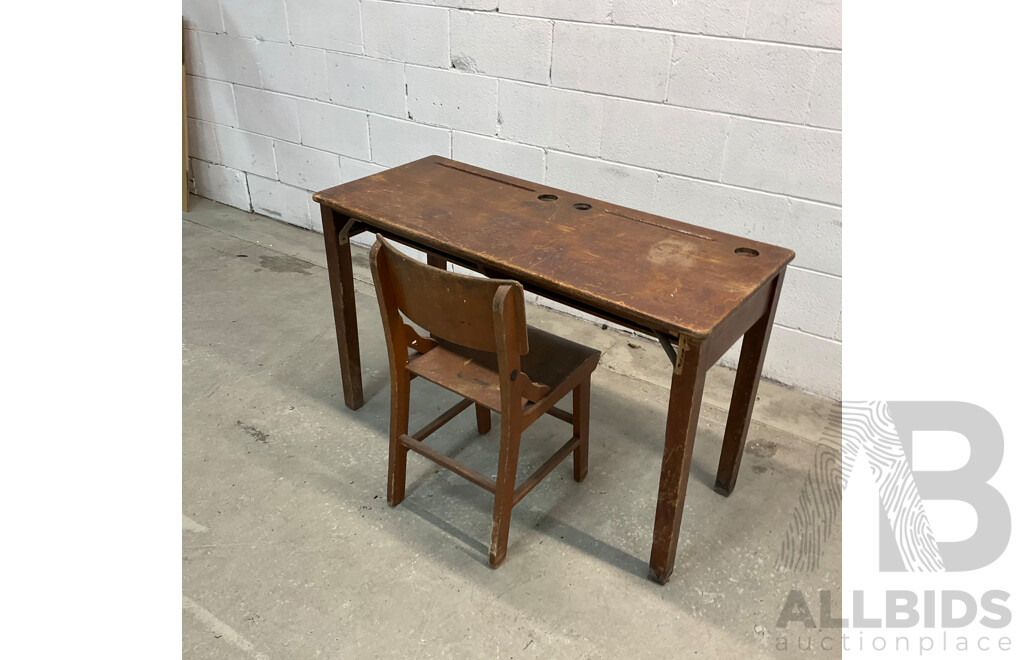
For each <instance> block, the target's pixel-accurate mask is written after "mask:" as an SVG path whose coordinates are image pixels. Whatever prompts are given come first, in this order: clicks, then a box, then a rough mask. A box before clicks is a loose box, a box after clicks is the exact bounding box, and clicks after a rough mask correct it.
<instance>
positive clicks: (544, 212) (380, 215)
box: [313, 156, 794, 338]
mask: <svg viewBox="0 0 1024 660" xmlns="http://www.w3.org/2000/svg"><path fill="white" fill-rule="evenodd" d="M545 196H553V197H556V199H554V200H551V201H544V200H543V199H540V198H541V197H545ZM313 199H314V200H316V201H317V202H319V203H321V204H323V205H325V206H328V207H330V208H332V209H334V210H335V211H337V212H339V213H340V214H341V215H343V216H346V217H353V218H356V219H357V220H366V221H368V222H369V223H370V224H371V225H372V226H373V227H375V228H379V229H384V230H386V231H387V232H389V233H391V234H394V235H395V236H396V237H404V238H408V239H410V240H412V241H414V242H416V243H418V244H420V245H423V246H426V247H428V248H434V251H436V252H437V253H439V254H440V255H448V256H452V257H456V258H458V259H459V260H463V261H466V262H470V263H471V264H475V265H477V266H478V267H479V269H480V270H483V271H485V272H486V271H487V270H488V269H492V270H494V271H497V272H499V273H500V274H502V275H505V276H509V277H512V278H514V279H516V280H518V281H520V282H522V283H523V284H524V285H527V288H531V285H532V288H537V289H541V290H543V291H545V292H550V293H551V294H554V295H555V296H556V297H557V296H561V297H563V298H568V299H572V300H575V301H579V302H582V303H585V304H587V305H589V306H592V307H595V308H597V309H600V310H603V311H605V312H606V313H608V314H612V315H614V316H616V317H621V318H623V319H626V320H630V321H632V322H633V323H634V324H638V325H641V326H643V327H646V328H650V329H652V330H657V331H661V332H667V333H673V334H678V333H682V334H684V335H686V336H689V337H694V338H702V337H706V336H708V335H710V334H711V333H712V332H713V331H714V329H715V328H716V327H717V326H718V325H720V324H721V323H722V322H723V321H725V319H726V318H727V317H728V316H729V314H730V313H731V312H732V311H733V310H735V309H736V308H737V307H738V306H739V305H740V304H741V303H742V302H743V301H744V300H746V299H747V298H748V297H750V296H752V295H753V294H754V293H755V292H757V291H758V290H760V289H761V288H762V287H763V286H764V285H765V284H766V283H767V282H768V281H770V280H771V279H772V278H773V277H774V276H775V274H776V273H778V272H779V270H780V269H782V268H783V267H785V265H786V264H787V263H789V261H791V260H792V259H793V256H794V255H793V252H792V251H791V250H787V249H784V248H780V247H775V246H772V245H767V244H765V243H759V242H757V241H752V240H750V239H746V238H740V237H737V236H732V235H730V234H724V233H722V232H717V231H713V230H710V229H705V228H703V227H698V226H696V225H692V224H685V223H682V222H677V221H674V220H670V219H668V218H663V217H660V216H655V215H651V214H648V213H642V212H640V211H636V210H632V209H628V208H625V207H621V206H616V205H614V204H609V203H606V202H602V201H600V200H596V199H591V198H588V197H584V196H582V195H576V194H573V193H570V192H566V191H564V190H557V189H555V188H549V187H547V186H542V185H539V184H535V183H531V182H529V181H523V180H520V179H515V178H512V177H509V176H505V175H502V174H498V173H496V172H491V171H489V170H484V169H481V168H477V167H473V166H471V165H466V164H464V163H459V162H457V161H453V160H449V159H447V158H442V157H439V156H431V157H428V158H424V159H421V160H418V161H415V162H412V163H409V164H407V165H403V166H401V167H396V168H393V169H390V170H387V171H384V172H380V173H378V174H374V175H372V176H369V177H366V178H363V179H359V180H357V181H353V182H351V183H346V184H343V185H341V186H337V187H335V188H330V189H328V190H324V191H322V192H319V193H317V194H316V195H314V196H313ZM578 207H579V208H578ZM582 207H588V208H582ZM695 220H699V219H695ZM737 251H738V252H737ZM754 252H756V253H757V254H756V256H753V253H754Z"/></svg>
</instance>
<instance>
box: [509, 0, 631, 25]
mask: <svg viewBox="0 0 1024 660" xmlns="http://www.w3.org/2000/svg"><path fill="white" fill-rule="evenodd" d="M612 4H613V0H501V11H502V13H505V14H522V15H525V16H543V17H545V18H562V19H565V20H569V21H583V22H587V23H610V22H611V20H612Z"/></svg>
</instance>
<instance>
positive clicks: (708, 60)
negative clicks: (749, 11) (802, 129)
mask: <svg viewBox="0 0 1024 660" xmlns="http://www.w3.org/2000/svg"><path fill="white" fill-rule="evenodd" d="M672 58H673V62H672V73H671V76H670V79H669V90H668V102H669V103H672V104H674V105H681V106H685V107H688V108H697V109H701V110H716V111H720V112H729V113H735V114H740V115H745V116H748V117H761V118H764V119H775V120H779V121H786V122H793V123H803V121H804V120H805V119H806V117H807V107H808V102H809V100H810V97H811V88H812V86H813V84H814V77H815V76H814V73H815V69H816V68H817V64H818V59H819V58H818V53H817V52H816V51H813V50H810V49H807V48H798V47H795V46H782V45H776V44H762V43H745V42H742V41H736V40H726V39H708V38H706V37H694V36H689V35H677V36H676V37H675V50H674V53H673V56H672Z"/></svg>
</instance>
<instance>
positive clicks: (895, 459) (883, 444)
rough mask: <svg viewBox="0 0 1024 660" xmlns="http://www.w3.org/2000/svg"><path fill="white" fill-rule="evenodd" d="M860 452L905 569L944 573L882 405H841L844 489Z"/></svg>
mask: <svg viewBox="0 0 1024 660" xmlns="http://www.w3.org/2000/svg"><path fill="white" fill-rule="evenodd" d="M861 452H863V453H864V455H865V456H866V457H867V460H868V465H869V466H870V468H871V475H872V477H873V478H874V481H875V485H876V486H877V487H878V494H879V498H880V500H881V504H882V510H883V511H884V512H885V515H886V517H887V518H888V519H889V524H890V526H891V527H892V530H893V533H894V535H895V541H896V548H897V549H898V550H899V554H900V557H901V558H902V560H903V565H904V566H905V567H906V570H908V571H911V572H929V571H930V572H936V571H944V570H945V566H944V565H943V561H942V555H941V554H939V547H938V544H937V543H936V542H935V535H934V534H932V526H931V523H929V522H928V514H927V513H925V510H924V503H923V501H922V500H921V495H920V493H918V490H917V484H916V483H915V481H914V473H913V472H911V470H910V461H909V460H907V456H906V452H904V450H903V443H902V442H901V441H900V436H899V433H898V432H897V431H896V424H895V423H894V422H893V419H892V416H891V415H890V414H889V407H888V404H887V403H886V402H885V401H844V402H843V488H846V484H847V483H849V479H850V473H851V471H852V470H853V466H854V464H855V463H856V461H857V457H858V456H859V455H860V454H861Z"/></svg>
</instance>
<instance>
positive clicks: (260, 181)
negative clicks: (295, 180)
mask: <svg viewBox="0 0 1024 660" xmlns="http://www.w3.org/2000/svg"><path fill="white" fill-rule="evenodd" d="M248 179H249V195H250V196H251V198H252V210H253V212H254V213H259V214H261V215H266V216H269V217H271V218H275V219H277V220H281V221H283V222H287V223H288V224H292V225H297V226H299V227H304V228H306V229H311V228H312V223H311V221H310V215H309V211H310V208H309V203H308V202H307V200H308V199H309V197H310V193H309V191H307V190H303V189H302V188H296V187H294V186H289V185H288V184H285V183H281V182H280V181H274V180H272V179H264V178H263V177H259V176H249V177H248Z"/></svg>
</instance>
